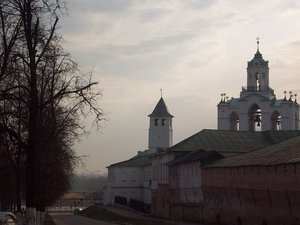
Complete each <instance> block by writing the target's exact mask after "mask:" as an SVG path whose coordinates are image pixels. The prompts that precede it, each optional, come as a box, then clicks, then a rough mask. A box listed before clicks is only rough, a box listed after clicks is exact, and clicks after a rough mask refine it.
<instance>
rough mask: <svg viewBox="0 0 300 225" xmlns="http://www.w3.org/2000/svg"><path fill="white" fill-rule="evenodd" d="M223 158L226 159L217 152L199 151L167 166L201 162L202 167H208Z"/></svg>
mask: <svg viewBox="0 0 300 225" xmlns="http://www.w3.org/2000/svg"><path fill="white" fill-rule="evenodd" d="M222 158H224V156H223V155H221V154H220V153H219V152H217V151H204V150H198V151H193V152H190V153H188V154H186V155H185V156H183V157H181V158H178V159H175V160H173V161H171V162H169V163H168V164H167V165H168V166H173V165H178V164H183V163H189V162H194V161H200V162H201V165H206V164H208V163H211V162H213V161H215V160H218V159H222Z"/></svg>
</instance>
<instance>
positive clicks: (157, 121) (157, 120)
mask: <svg viewBox="0 0 300 225" xmlns="http://www.w3.org/2000/svg"><path fill="white" fill-rule="evenodd" d="M158 123H159V119H155V120H154V126H156V127H157V126H158Z"/></svg>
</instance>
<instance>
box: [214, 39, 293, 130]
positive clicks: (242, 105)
mask: <svg viewBox="0 0 300 225" xmlns="http://www.w3.org/2000/svg"><path fill="white" fill-rule="evenodd" d="M289 94H290V96H289V97H287V96H286V92H285V96H284V99H277V98H276V96H275V94H274V90H273V89H271V88H270V86H269V62H268V61H266V60H264V59H263V57H262V54H261V53H260V51H259V40H258V39H257V51H256V53H255V55H254V58H253V59H252V60H251V61H249V62H248V67H247V86H245V87H242V91H241V93H240V97H239V98H230V99H229V98H227V97H226V94H225V93H223V94H221V101H220V102H219V104H218V106H217V107H218V129H219V130H241V131H264V130H299V104H298V102H297V99H296V96H297V95H296V94H293V93H292V92H290V93H289Z"/></svg>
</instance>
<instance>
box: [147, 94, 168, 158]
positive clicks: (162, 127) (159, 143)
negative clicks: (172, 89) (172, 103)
mask: <svg viewBox="0 0 300 225" xmlns="http://www.w3.org/2000/svg"><path fill="white" fill-rule="evenodd" d="M148 116H149V117H150V125H149V139H148V141H149V143H148V149H149V153H150V154H152V153H156V152H158V151H162V150H165V149H167V148H169V147H171V146H172V144H173V129H172V118H173V116H172V115H171V114H170V112H169V110H168V108H167V105H166V103H165V101H164V99H163V98H162V97H161V98H160V100H159V101H158V103H157V105H156V106H155V108H154V110H153V112H152V113H151V114H150V115H148Z"/></svg>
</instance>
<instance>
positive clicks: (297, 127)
mask: <svg viewBox="0 0 300 225" xmlns="http://www.w3.org/2000/svg"><path fill="white" fill-rule="evenodd" d="M295 130H299V115H298V113H295Z"/></svg>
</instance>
